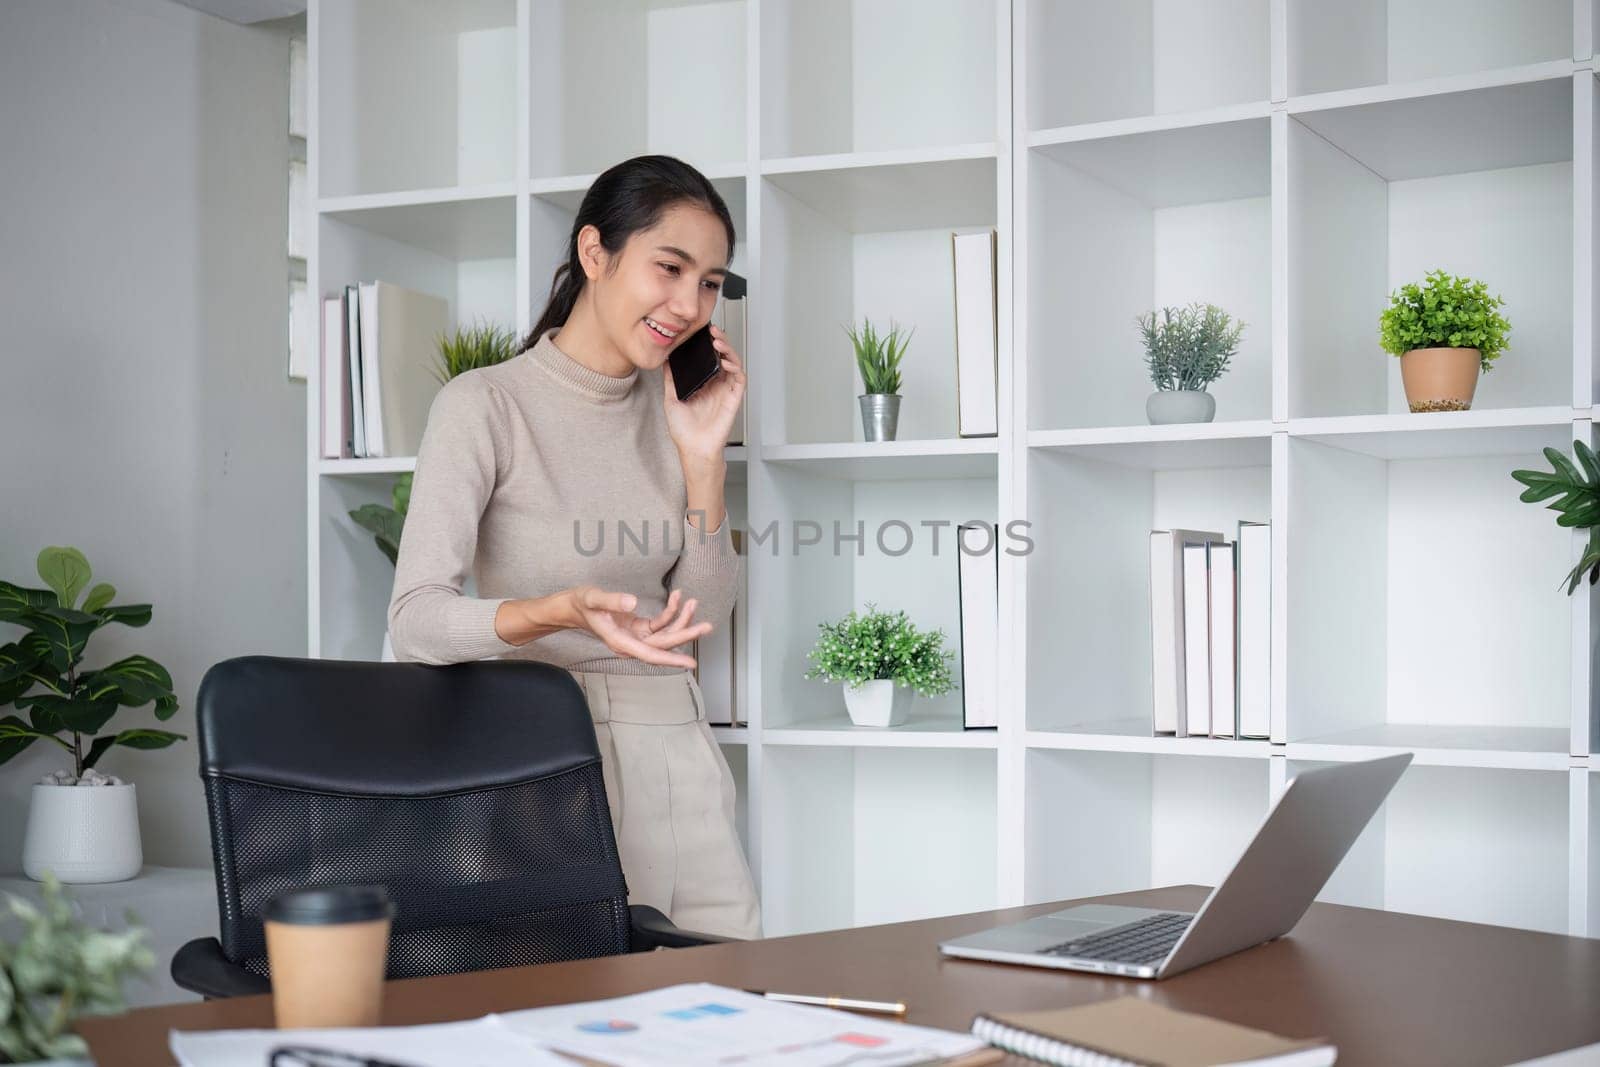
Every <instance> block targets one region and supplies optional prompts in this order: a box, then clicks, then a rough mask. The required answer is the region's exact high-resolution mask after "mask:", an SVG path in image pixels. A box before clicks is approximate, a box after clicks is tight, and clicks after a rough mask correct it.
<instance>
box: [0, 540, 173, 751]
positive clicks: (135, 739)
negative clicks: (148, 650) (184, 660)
mask: <svg viewBox="0 0 1600 1067" xmlns="http://www.w3.org/2000/svg"><path fill="white" fill-rule="evenodd" d="M36 566H37V569H38V572H39V577H40V579H41V580H43V581H44V583H45V584H46V585H47V586H49V588H48V589H29V588H24V587H23V586H19V585H13V584H11V583H10V582H3V581H0V623H10V624H12V625H14V626H20V627H22V628H23V629H25V630H27V633H26V634H25V635H24V636H23V637H22V638H21V639H20V640H17V641H13V642H11V643H10V644H6V645H0V707H5V706H6V705H15V707H16V708H17V710H18V711H23V712H26V713H27V715H28V718H27V719H23V718H21V717H20V716H18V715H6V716H3V717H0V763H5V762H6V761H7V760H9V759H11V758H12V757H13V756H15V755H17V754H18V753H20V752H22V751H23V750H24V749H26V748H28V747H29V746H30V745H32V744H33V743H34V742H35V741H40V740H43V741H50V742H53V743H54V744H57V745H60V746H61V748H62V749H64V750H65V751H66V752H67V753H69V754H70V755H71V756H72V762H73V771H74V775H75V776H76V777H77V778H82V777H83V776H84V773H85V772H86V771H88V770H89V769H90V768H92V767H93V766H94V765H95V764H96V763H97V762H99V760H100V757H101V756H103V755H105V753H106V751H107V750H108V749H110V748H111V747H112V746H113V745H126V746H127V747H129V748H144V749H153V748H166V747H167V746H168V745H170V744H172V743H173V742H174V741H182V740H184V735H183V734H176V733H171V732H170V731H167V730H157V729H153V728H149V727H144V726H136V727H132V728H129V729H126V730H118V731H116V732H114V733H105V734H102V733H101V731H102V730H104V729H105V728H106V726H107V725H108V724H109V723H110V722H111V719H112V717H113V716H115V715H116V713H117V709H119V708H142V707H145V706H146V705H152V704H153V705H154V712H155V717H156V718H157V719H158V720H160V721H163V722H164V721H166V720H167V719H170V718H172V716H173V715H175V714H176V713H177V711H178V698H177V696H175V695H174V694H173V691H172V676H171V675H170V674H168V673H167V670H166V668H165V667H163V666H161V664H159V663H157V662H156V661H155V660H153V659H151V658H150V657H149V656H139V655H135V656H127V657H124V658H123V659H119V660H117V661H116V662H115V663H111V664H108V665H107V666H104V667H100V668H97V669H95V670H86V669H84V666H83V657H84V654H85V652H86V651H87V650H88V646H89V639H90V638H91V637H93V636H94V634H95V632H96V631H97V630H99V629H100V628H101V627H103V626H106V625H108V624H110V623H120V624H121V625H123V626H135V627H137V626H144V625H145V624H146V623H148V622H149V621H150V618H151V615H152V611H151V608H150V605H149V604H120V605H114V604H112V603H111V601H112V600H113V599H114V598H115V597H116V595H117V591H116V589H115V587H113V586H111V585H110V584H109V583H106V582H101V583H99V584H98V585H95V586H94V587H93V588H91V589H89V590H88V593H87V594H86V595H85V593H84V587H86V586H88V585H89V582H90V579H91V578H92V577H93V571H92V570H91V569H90V567H89V561H88V559H87V558H85V556H84V554H83V553H82V552H80V551H78V550H77V549H76V548H70V547H59V546H52V547H50V548H46V549H45V550H44V551H42V552H40V553H39V558H38V561H37V564H36ZM80 596H82V597H83V601H82V602H81V603H80V602H79V600H78V598H79V597H80Z"/></svg>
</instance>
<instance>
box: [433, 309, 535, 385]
mask: <svg viewBox="0 0 1600 1067" xmlns="http://www.w3.org/2000/svg"><path fill="white" fill-rule="evenodd" d="M437 344H438V347H439V363H438V366H437V367H435V368H434V372H433V376H434V377H435V378H438V379H439V384H440V385H443V384H444V383H446V382H448V381H449V380H450V379H451V378H454V377H455V376H456V375H458V374H464V373H465V372H467V371H469V370H478V369H479V368H481V367H492V366H494V365H495V364H497V363H504V362H505V361H506V360H508V359H510V358H511V357H512V356H515V355H516V354H517V339H516V337H515V336H513V335H512V333H511V331H510V330H508V329H506V328H505V327H503V326H500V325H497V324H495V323H492V322H479V323H477V324H476V325H473V326H468V327H467V328H465V329H458V330H456V331H455V332H454V333H450V334H444V335H441V336H440V337H439V338H438V339H437Z"/></svg>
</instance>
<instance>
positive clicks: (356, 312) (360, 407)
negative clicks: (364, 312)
mask: <svg viewBox="0 0 1600 1067" xmlns="http://www.w3.org/2000/svg"><path fill="white" fill-rule="evenodd" d="M344 315H345V334H344V336H345V348H346V349H347V350H348V362H349V364H350V441H351V453H352V454H353V455H354V456H355V457H357V458H363V457H365V456H366V454H367V416H366V410H367V404H366V391H365V390H364V389H363V388H362V381H361V377H362V374H361V363H362V359H361V294H360V290H358V289H357V288H356V287H355V286H353V285H347V286H345V287H344Z"/></svg>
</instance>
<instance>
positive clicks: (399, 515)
mask: <svg viewBox="0 0 1600 1067" xmlns="http://www.w3.org/2000/svg"><path fill="white" fill-rule="evenodd" d="M437 346H438V349H439V358H438V362H437V364H436V365H435V366H434V371H433V376H434V377H435V378H437V379H439V383H440V384H441V385H443V384H445V383H447V382H449V381H450V379H452V378H454V377H456V376H457V375H460V374H465V373H466V372H467V371H469V370H478V369H480V368H483V367H492V366H494V365H495V364H497V363H504V362H505V361H506V360H508V359H510V358H511V357H513V356H515V355H516V354H517V342H516V338H515V337H514V336H513V335H512V333H511V331H509V330H507V329H505V328H504V327H502V326H497V325H495V324H494V323H485V322H480V323H477V324H476V325H473V326H467V327H464V328H459V329H457V330H455V331H454V332H453V333H448V334H442V335H440V336H439V337H438V338H437ZM411 481H412V474H411V473H410V472H409V471H408V472H406V473H405V474H401V475H400V476H398V477H397V478H395V480H394V489H393V490H392V491H391V493H390V499H391V504H392V506H389V507H385V506H384V505H382V504H363V505H361V506H360V507H359V508H356V509H355V510H354V511H351V512H350V513H349V514H350V518H352V519H353V520H355V523H356V525H357V526H360V527H361V528H362V529H363V530H366V531H367V532H368V533H370V534H371V535H372V539H373V541H374V542H376V543H377V546H378V549H379V550H380V551H381V552H382V553H383V554H384V555H385V556H387V557H389V562H390V563H395V562H396V561H397V560H398V559H399V558H400V534H401V533H402V532H403V531H404V530H405V525H406V509H407V508H408V507H409V506H410V504H411Z"/></svg>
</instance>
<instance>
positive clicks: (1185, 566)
mask: <svg viewBox="0 0 1600 1067" xmlns="http://www.w3.org/2000/svg"><path fill="white" fill-rule="evenodd" d="M1271 615H1272V528H1271V527H1270V526H1268V525H1267V524H1266V523H1260V522H1249V521H1240V523H1239V526H1238V532H1237V536H1236V538H1235V539H1234V540H1231V541H1230V540H1228V539H1227V538H1226V537H1225V536H1224V535H1222V534H1220V533H1213V532H1210V531H1206V530H1181V529H1177V530H1152V531H1150V633H1151V639H1152V640H1151V645H1152V651H1153V663H1154V675H1153V679H1154V684H1153V695H1154V707H1153V709H1152V718H1153V730H1154V732H1155V733H1156V734H1172V735H1174V736H1176V737H1228V738H1263V739H1264V738H1266V737H1268V736H1269V735H1270V734H1271V730H1272V675H1271V655H1272V627H1271Z"/></svg>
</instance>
